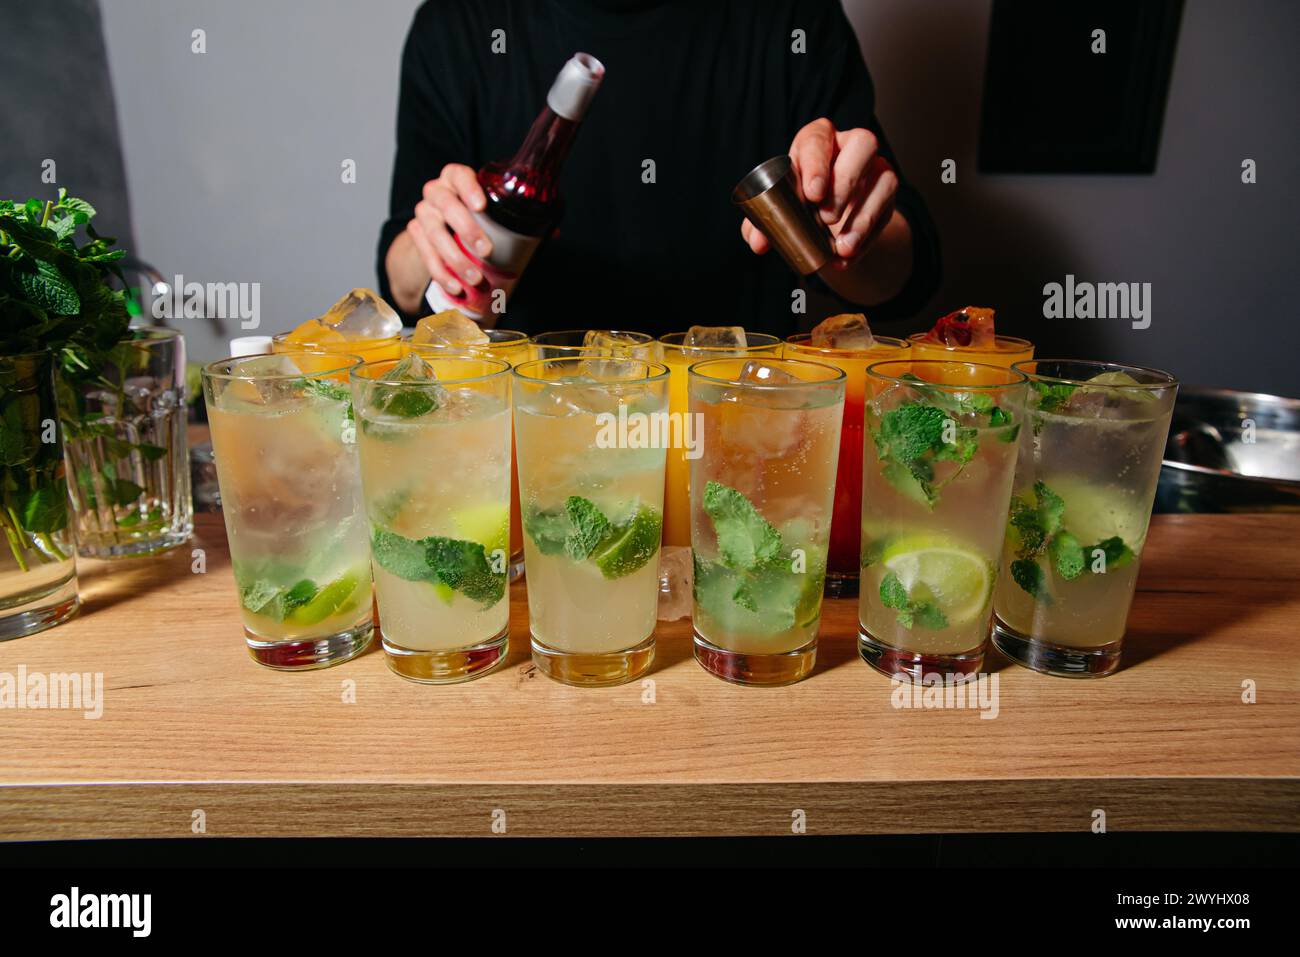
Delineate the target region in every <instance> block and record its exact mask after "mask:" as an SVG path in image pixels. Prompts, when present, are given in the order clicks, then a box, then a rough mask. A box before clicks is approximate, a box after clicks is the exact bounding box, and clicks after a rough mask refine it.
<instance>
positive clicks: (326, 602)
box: [285, 572, 370, 625]
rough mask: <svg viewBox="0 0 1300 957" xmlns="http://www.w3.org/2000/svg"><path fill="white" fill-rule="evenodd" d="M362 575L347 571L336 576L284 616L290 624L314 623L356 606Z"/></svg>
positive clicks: (366, 576)
mask: <svg viewBox="0 0 1300 957" xmlns="http://www.w3.org/2000/svg"><path fill="white" fill-rule="evenodd" d="M363 577H365V578H369V577H370V576H369V575H365V576H362V575H361V574H359V573H357V572H348V573H347V574H346V575H343V576H342V577H341V578H336V579H334V581H332V582H330V583H329V584H328V585H326V586H325V587H324V588H322V589H321V590H320V591H319V592H317V593H316V597H315V598H313V599H312V600H311V601H309V602H307V603H306V604H305V605H299V606H298V607H297V608H295V609H294V610H293V611H291V612H290V613H289V614H288V616H287V617H286V618H285V621H287V622H288V623H289V624H292V625H316V624H319V623H320V622H322V621H324V620H325V619H326V618H328V617H330V616H331V615H337V614H338V613H339V612H342V611H346V610H348V609H350V608H353V607H355V606H356V604H357V602H358V601H359V600H360V598H361V596H360V592H361V583H362V578H363Z"/></svg>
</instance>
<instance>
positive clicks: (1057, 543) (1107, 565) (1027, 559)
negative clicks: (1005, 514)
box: [1008, 482, 1134, 604]
mask: <svg viewBox="0 0 1300 957" xmlns="http://www.w3.org/2000/svg"><path fill="white" fill-rule="evenodd" d="M1065 514H1066V504H1065V500H1064V499H1062V498H1061V496H1059V495H1057V494H1056V493H1055V492H1053V491H1052V490H1051V489H1050V488H1048V486H1047V485H1046V483H1044V482H1035V483H1034V488H1033V496H1032V500H1031V498H1030V496H1028V495H1025V494H1023V493H1022V494H1020V495H1017V496H1015V497H1014V498H1012V499H1011V513H1010V518H1009V519H1008V522H1009V525H1010V529H1009V531H1010V532H1011V533H1012V535H1013V536H1014V537H1013V540H1014V541H1015V542H1016V543H1017V547H1016V558H1015V560H1014V561H1013V562H1012V563H1011V577H1012V579H1013V580H1014V581H1015V583H1016V584H1017V585H1019V586H1020V587H1021V589H1023V590H1024V591H1025V592H1028V593H1029V594H1030V595H1032V596H1033V597H1034V598H1035V599H1036V600H1038V601H1040V602H1042V603H1044V604H1050V603H1051V601H1052V597H1051V592H1050V589H1049V587H1048V576H1047V574H1046V572H1045V571H1044V569H1043V567H1042V565H1041V564H1040V562H1039V559H1040V558H1041V557H1044V556H1046V558H1047V559H1048V561H1049V562H1050V566H1051V567H1052V568H1054V569H1055V570H1056V574H1057V575H1059V576H1060V577H1061V578H1062V579H1064V580H1065V581H1067V582H1069V581H1074V580H1075V579H1076V578H1078V577H1079V576H1080V575H1082V574H1083V573H1084V572H1085V571H1086V572H1093V573H1101V572H1105V571H1110V570H1113V569H1116V568H1121V567H1123V566H1124V565H1126V564H1128V563H1129V562H1130V561H1132V560H1133V557H1134V555H1133V549H1131V548H1130V547H1129V546H1128V544H1127V543H1125V541H1124V539H1123V538H1121V537H1119V536H1118V535H1112V536H1111V537H1109V538H1106V539H1103V540H1102V541H1100V542H1098V543H1097V544H1095V545H1087V546H1085V545H1082V544H1080V542H1079V539H1078V537H1076V536H1075V535H1073V534H1071V533H1070V532H1069V531H1068V530H1067V529H1066V528H1065ZM1097 550H1100V551H1101V553H1102V557H1103V559H1104V560H1103V562H1102V563H1101V564H1097V563H1096V562H1095V560H1094V556H1095V554H1096V552H1097Z"/></svg>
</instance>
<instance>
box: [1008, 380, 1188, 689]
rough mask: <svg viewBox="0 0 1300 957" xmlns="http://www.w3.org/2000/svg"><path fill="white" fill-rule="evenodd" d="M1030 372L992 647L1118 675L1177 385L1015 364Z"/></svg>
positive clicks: (1050, 668) (1086, 674)
mask: <svg viewBox="0 0 1300 957" xmlns="http://www.w3.org/2000/svg"><path fill="white" fill-rule="evenodd" d="M1014 368H1015V369H1017V370H1019V371H1021V372H1023V373H1025V374H1026V375H1028V376H1029V386H1030V388H1029V400H1028V415H1027V419H1026V428H1025V429H1024V431H1023V432H1022V434H1021V437H1020V461H1019V463H1018V464H1017V466H1016V480H1015V494H1014V497H1013V499H1012V501H1011V515H1010V521H1009V524H1008V526H1007V534H1006V544H1005V546H1004V548H1003V553H1002V573H1001V574H1000V575H999V576H998V587H997V593H996V597H995V598H994V607H995V609H996V611H997V618H996V620H995V623H994V635H993V640H994V643H995V644H996V645H997V646H998V649H999V650H1000V651H1002V652H1003V654H1005V655H1007V656H1008V657H1009V658H1011V659H1012V660H1014V661H1016V662H1019V663H1020V664H1022V665H1024V666H1026V667H1028V668H1033V669H1035V670H1037V671H1042V672H1045V673H1047V674H1052V675H1062V676H1065V677H1071V678H1094V677H1099V676H1101V675H1107V674H1110V673H1111V672H1112V671H1114V670H1115V669H1116V668H1117V667H1119V660H1120V651H1121V648H1122V645H1123V641H1124V630H1125V626H1126V623H1127V621H1128V611H1129V606H1130V604H1132V601H1133V591H1134V589H1135V588H1136V586H1137V577H1138V567H1139V565H1140V564H1141V560H1142V550H1143V546H1144V545H1145V544H1146V535H1147V524H1148V522H1149V520H1150V518H1151V504H1152V502H1153V500H1154V499H1155V493H1156V484H1157V482H1158V480H1159V477H1160V461H1161V458H1162V457H1163V454H1164V449H1165V438H1166V435H1167V434H1168V432H1169V420H1170V417H1171V415H1172V413H1173V408H1174V398H1175V395H1176V393H1177V391H1178V383H1177V381H1176V380H1175V379H1174V377H1173V376H1171V375H1169V374H1168V373H1167V372H1159V371H1157V370H1155V369H1141V368H1136V367H1133V366H1124V365H1116V364H1113V363H1108V362H1083V361H1076V360H1058V359H1042V360H1036V361H1028V362H1019V363H1017V364H1016V365H1015V367H1014Z"/></svg>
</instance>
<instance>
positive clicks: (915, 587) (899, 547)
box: [880, 534, 993, 626]
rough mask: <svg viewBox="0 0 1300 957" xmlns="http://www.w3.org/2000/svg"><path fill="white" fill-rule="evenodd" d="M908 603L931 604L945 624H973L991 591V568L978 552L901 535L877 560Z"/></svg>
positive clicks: (955, 544) (943, 541)
mask: <svg viewBox="0 0 1300 957" xmlns="http://www.w3.org/2000/svg"><path fill="white" fill-rule="evenodd" d="M880 558H881V562H882V563H883V564H884V566H885V568H887V569H889V570H890V571H891V572H893V573H894V574H895V575H897V576H898V580H899V581H900V582H901V583H902V585H903V588H905V589H906V590H907V597H908V598H909V599H910V600H911V601H915V602H922V601H932V602H934V603H935V604H936V605H938V606H939V610H940V611H942V612H943V613H944V615H945V616H946V617H947V619H948V624H949V625H950V626H952V625H962V624H966V623H968V622H971V621H974V620H975V619H976V618H978V617H979V616H980V614H981V612H983V611H984V609H985V608H986V607H987V605H988V602H989V596H990V595H991V594H992V591H993V567H992V565H990V563H989V562H988V561H986V560H985V559H984V558H983V557H982V556H981V555H980V554H979V553H978V552H976V551H974V550H973V549H971V548H969V547H966V546H963V545H962V544H961V543H959V542H957V541H955V540H953V539H951V538H947V537H945V536H942V535H927V534H919V535H904V536H902V537H900V538H897V539H895V540H894V541H892V542H890V543H889V546H888V547H887V548H886V549H885V550H884V552H883V553H882V554H881V556H880Z"/></svg>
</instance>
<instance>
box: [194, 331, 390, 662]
mask: <svg viewBox="0 0 1300 957" xmlns="http://www.w3.org/2000/svg"><path fill="white" fill-rule="evenodd" d="M359 361H360V360H359V359H357V357H355V356H326V355H320V354H315V353H285V354H282V355H268V356H247V357H244V358H239V359H222V360H221V361H220V362H214V363H212V364H211V365H209V366H207V367H206V368H204V370H203V390H204V397H205V398H206V400H207V407H208V422H209V424H210V426H211V429H212V447H213V454H214V457H215V459H216V466H217V481H218V483H219V484H220V487H221V502H222V508H223V510H224V512H225V518H226V534H227V537H228V539H229V541H230V562H231V567H232V569H233V571H234V576H235V584H236V585H237V587H238V592H239V603H240V607H241V612H242V614H243V619H244V634H245V639H246V641H247V643H248V651H249V654H250V655H252V657H253V659H254V660H255V661H257V662H258V663H259V664H263V665H266V666H267V667H270V668H277V669H281V670H298V669H304V668H322V667H326V666H328V665H333V664H338V663H339V662H341V661H346V660H347V659H349V658H352V657H354V656H355V655H357V654H358V653H360V652H361V651H362V650H363V649H364V648H365V647H366V645H367V644H369V642H370V637H371V630H372V627H373V610H372V602H371V586H370V544H369V540H370V535H369V529H368V528H367V523H366V517H365V513H364V510H363V505H362V498H361V472H360V468H359V467H358V463H357V446H356V426H355V422H354V419H353V410H352V397H351V392H350V391H349V389H348V373H349V371H350V370H351V369H352V367H353V366H355V365H356V364H357V363H358V362H359Z"/></svg>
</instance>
